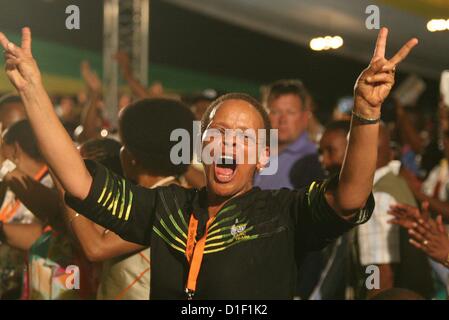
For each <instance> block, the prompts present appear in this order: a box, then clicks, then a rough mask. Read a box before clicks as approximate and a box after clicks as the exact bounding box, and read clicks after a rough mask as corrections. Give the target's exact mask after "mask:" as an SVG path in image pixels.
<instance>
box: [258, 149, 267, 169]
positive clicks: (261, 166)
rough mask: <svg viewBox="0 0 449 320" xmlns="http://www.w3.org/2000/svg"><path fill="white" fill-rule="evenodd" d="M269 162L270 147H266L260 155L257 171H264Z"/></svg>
mask: <svg viewBox="0 0 449 320" xmlns="http://www.w3.org/2000/svg"><path fill="white" fill-rule="evenodd" d="M269 160H270V147H265V149H264V150H262V151H261V152H260V153H259V159H258V160H257V165H256V168H257V171H261V170H263V169H264V168H265V167H266V166H267V165H268V161H269Z"/></svg>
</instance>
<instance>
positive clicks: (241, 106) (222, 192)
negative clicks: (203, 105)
mask: <svg viewBox="0 0 449 320" xmlns="http://www.w3.org/2000/svg"><path fill="white" fill-rule="evenodd" d="M211 117H212V120H211V121H210V123H209V125H208V127H207V129H206V132H205V133H204V134H203V163H204V167H205V172H206V179H207V187H208V190H209V192H211V193H212V194H214V195H216V196H218V197H231V196H234V195H237V194H241V193H244V192H246V191H248V190H249V189H251V188H252V180H253V177H254V173H255V170H256V168H257V167H261V166H262V165H261V164H260V163H259V162H258V161H260V159H259V157H255V161H254V162H253V161H248V155H249V154H253V155H255V154H256V152H257V151H256V149H257V146H256V145H257V139H258V132H257V131H258V130H259V129H264V123H263V119H262V116H261V115H260V114H259V113H258V112H257V110H256V109H255V108H254V107H253V106H252V105H251V104H249V103H248V102H246V101H243V100H227V101H225V102H223V103H222V104H221V105H219V106H217V107H216V108H215V112H212V113H211ZM227 129H232V130H229V131H228V130H227ZM247 129H252V130H254V131H253V132H255V134H256V135H255V137H254V136H247V135H245V134H243V135H241V134H240V135H239V134H236V135H233V133H237V132H245V130H247ZM212 132H215V133H220V135H219V136H216V135H214V136H211V133H212ZM225 132H226V135H225ZM228 133H231V134H229V135H228ZM205 150H210V151H211V152H207V153H206V152H205ZM215 150H216V151H217V152H219V153H220V154H215ZM265 151H266V150H265ZM205 154H207V155H209V154H210V156H211V157H212V159H214V160H213V162H212V163H211V164H207V163H206V162H205V161H204V155H205ZM238 154H240V155H244V158H243V161H241V159H240V160H239V159H238V157H237V155H238ZM265 155H266V154H265ZM226 158H227V159H232V160H231V161H229V162H230V163H229V164H227V163H224V162H225V161H224V159H226ZM249 162H252V164H251V163H249ZM255 162H258V163H257V164H256V163H255Z"/></svg>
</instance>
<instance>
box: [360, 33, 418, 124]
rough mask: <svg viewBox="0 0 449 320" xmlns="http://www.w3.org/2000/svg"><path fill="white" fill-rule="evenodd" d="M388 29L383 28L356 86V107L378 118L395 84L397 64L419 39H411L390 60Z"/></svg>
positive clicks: (364, 113)
mask: <svg viewBox="0 0 449 320" xmlns="http://www.w3.org/2000/svg"><path fill="white" fill-rule="evenodd" d="M387 36H388V29H387V28H382V29H381V30H380V31H379V35H378V37H377V42H376V48H375V50H374V55H373V57H372V59H371V62H370V65H369V66H368V68H366V69H365V70H363V72H362V73H361V74H360V76H359V77H358V79H357V82H356V84H355V88H354V108H355V109H356V111H357V112H358V113H360V114H362V115H364V116H367V117H369V118H378V117H379V115H380V106H381V104H382V102H383V101H384V100H385V99H386V98H387V96H388V94H389V93H390V90H391V88H392V87H393V85H394V74H395V71H396V66H397V65H398V64H399V63H400V62H401V61H402V60H404V59H405V58H406V57H407V55H408V54H409V53H410V51H411V50H412V49H413V47H414V46H416V45H417V44H418V39H416V38H413V39H411V40H409V41H408V42H407V43H406V44H405V45H404V46H403V47H402V48H401V49H400V50H399V51H398V52H397V53H396V54H395V55H394V56H393V58H391V59H390V60H387V59H386V58H385V47H386V45H387Z"/></svg>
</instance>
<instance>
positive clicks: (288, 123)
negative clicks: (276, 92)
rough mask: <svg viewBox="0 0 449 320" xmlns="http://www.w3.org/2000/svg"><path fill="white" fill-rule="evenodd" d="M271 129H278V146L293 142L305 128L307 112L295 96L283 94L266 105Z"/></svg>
mask: <svg viewBox="0 0 449 320" xmlns="http://www.w3.org/2000/svg"><path fill="white" fill-rule="evenodd" d="M268 108H269V111H270V121H271V126H272V127H273V129H278V138H279V144H280V145H282V144H289V143H292V142H294V141H295V140H296V139H297V138H298V137H299V136H300V135H301V134H302V133H303V132H304V131H305V130H306V128H307V122H308V116H309V114H308V112H307V111H304V106H303V104H302V102H301V99H300V98H299V97H298V96H297V95H295V94H284V95H281V96H279V97H277V98H275V99H272V100H271V101H269V103H268Z"/></svg>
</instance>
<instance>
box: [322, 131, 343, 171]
mask: <svg viewBox="0 0 449 320" xmlns="http://www.w3.org/2000/svg"><path fill="white" fill-rule="evenodd" d="M347 144H348V141H347V139H346V135H345V133H344V132H343V131H342V130H331V131H326V132H325V133H324V134H323V137H322V138H321V140H320V149H319V154H320V162H321V166H322V167H323V169H324V170H326V171H327V172H328V174H334V173H336V172H339V171H340V169H341V167H342V165H343V160H344V158H345V152H346V146H347Z"/></svg>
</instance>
